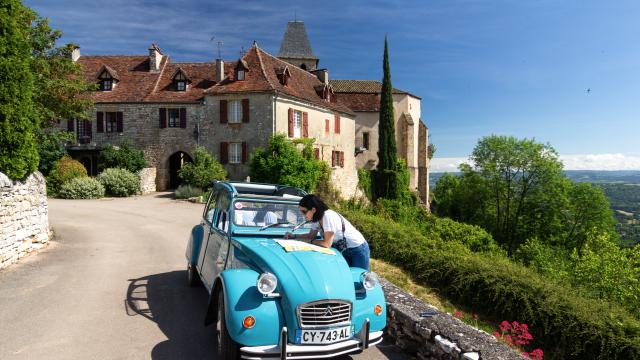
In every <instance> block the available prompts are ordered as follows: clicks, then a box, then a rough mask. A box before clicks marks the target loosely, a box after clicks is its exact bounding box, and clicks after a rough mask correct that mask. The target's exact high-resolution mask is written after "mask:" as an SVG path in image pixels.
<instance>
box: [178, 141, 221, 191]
mask: <svg viewBox="0 0 640 360" xmlns="http://www.w3.org/2000/svg"><path fill="white" fill-rule="evenodd" d="M178 176H179V177H180V178H181V179H182V180H183V181H184V182H185V184H187V185H192V186H195V187H199V188H201V189H208V188H210V187H211V182H212V181H214V180H224V179H226V178H227V171H226V170H225V169H224V167H223V166H222V165H221V164H220V163H219V162H218V161H217V160H216V159H215V158H214V157H213V155H211V154H210V153H209V152H208V151H207V149H205V148H204V147H202V146H198V147H196V149H195V151H194V152H193V163H186V164H184V165H182V169H180V170H179V171H178Z"/></svg>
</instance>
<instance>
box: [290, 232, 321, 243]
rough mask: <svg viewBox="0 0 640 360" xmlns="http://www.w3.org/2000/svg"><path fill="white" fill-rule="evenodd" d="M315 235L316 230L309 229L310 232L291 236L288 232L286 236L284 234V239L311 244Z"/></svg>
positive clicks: (316, 233)
mask: <svg viewBox="0 0 640 360" xmlns="http://www.w3.org/2000/svg"><path fill="white" fill-rule="evenodd" d="M316 235H318V230H315V229H311V231H309V232H308V233H306V234H292V233H290V232H287V233H286V234H284V238H285V239H295V240H300V241H306V242H311V240H313V239H315V238H316Z"/></svg>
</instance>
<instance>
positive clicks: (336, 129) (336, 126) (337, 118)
mask: <svg viewBox="0 0 640 360" xmlns="http://www.w3.org/2000/svg"><path fill="white" fill-rule="evenodd" d="M333 127H334V130H333V131H334V132H335V133H336V134H340V115H336V116H335V124H334V126H333Z"/></svg>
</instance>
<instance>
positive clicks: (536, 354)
mask: <svg viewBox="0 0 640 360" xmlns="http://www.w3.org/2000/svg"><path fill="white" fill-rule="evenodd" d="M529 355H531V359H533V360H542V358H543V357H544V352H543V351H542V349H535V350H533V351H532V352H531V354H529Z"/></svg>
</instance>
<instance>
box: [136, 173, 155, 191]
mask: <svg viewBox="0 0 640 360" xmlns="http://www.w3.org/2000/svg"><path fill="white" fill-rule="evenodd" d="M138 175H139V177H140V192H141V193H142V195H144V194H149V193H152V192H155V191H156V168H154V167H150V168H144V169H142V170H140V173H139V174H138Z"/></svg>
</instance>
